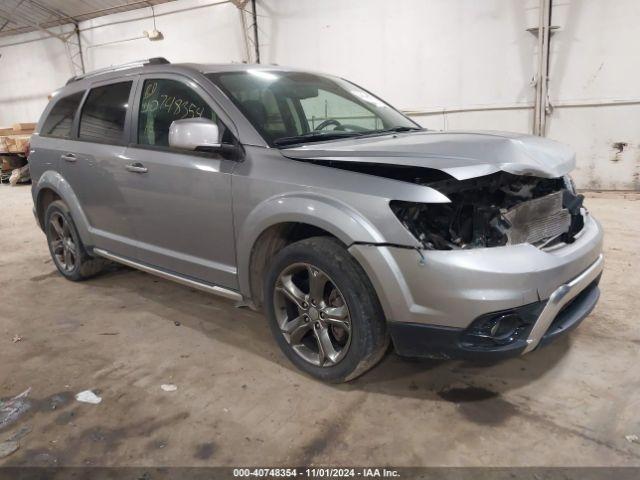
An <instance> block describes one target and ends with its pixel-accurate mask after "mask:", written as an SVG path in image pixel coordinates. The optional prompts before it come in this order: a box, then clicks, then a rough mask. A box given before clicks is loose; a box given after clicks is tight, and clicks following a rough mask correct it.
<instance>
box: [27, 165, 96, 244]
mask: <svg viewBox="0 0 640 480" xmlns="http://www.w3.org/2000/svg"><path fill="white" fill-rule="evenodd" d="M55 196H57V198H53V197H55ZM34 197H35V204H36V213H37V214H38V220H39V222H40V225H41V226H43V225H44V215H45V212H46V210H45V208H46V206H45V205H48V204H49V203H51V201H53V200H62V201H63V202H64V203H65V204H66V205H67V206H68V207H69V211H70V212H71V217H72V219H73V223H74V224H75V226H76V229H77V230H78V234H79V235H80V239H81V240H82V243H83V244H84V245H93V237H92V235H91V233H90V231H89V222H88V220H87V217H86V215H85V214H84V211H83V210H82V207H81V206H80V201H79V200H78V197H77V196H76V194H75V192H74V191H73V189H72V188H71V185H70V184H69V182H67V181H66V179H65V178H64V177H63V176H62V175H61V174H60V173H59V172H55V171H53V170H47V171H46V172H44V173H43V174H42V175H41V176H40V178H39V179H38V183H37V185H36V186H35V187H34ZM47 201H48V203H45V202H47ZM39 208H42V210H39Z"/></svg>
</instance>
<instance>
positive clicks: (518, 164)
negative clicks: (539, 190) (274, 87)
mask: <svg viewBox="0 0 640 480" xmlns="http://www.w3.org/2000/svg"><path fill="white" fill-rule="evenodd" d="M281 152H282V154H283V155H284V156H286V157H289V158H293V159H298V160H312V159H313V160H326V161H334V162H358V163H368V164H376V163H379V164H387V165H404V166H411V167H425V168H433V169H437V170H441V171H443V172H445V173H447V174H449V175H451V176H452V177H454V178H456V179H458V180H465V179H467V178H474V177H481V176H484V175H489V174H491V173H495V172H498V171H500V170H502V171H504V172H508V173H512V174H515V175H534V176H537V177H544V178H555V177H560V176H562V175H565V174H567V173H568V172H570V171H571V170H573V168H574V167H575V154H574V152H573V151H572V150H571V149H570V148H569V147H567V146H566V145H563V144H561V143H558V142H555V141H553V140H549V139H546V138H542V137H535V136H532V135H523V134H518V133H506V132H490V131H486V132H484V131H476V132H473V131H469V132H463V131H454V132H433V131H421V132H406V133H396V134H392V135H381V136H373V137H365V138H358V137H354V138H349V139H344V140H335V141H330V142H321V143H313V144H308V145H302V146H299V147H295V148H287V149H282V150H281Z"/></svg>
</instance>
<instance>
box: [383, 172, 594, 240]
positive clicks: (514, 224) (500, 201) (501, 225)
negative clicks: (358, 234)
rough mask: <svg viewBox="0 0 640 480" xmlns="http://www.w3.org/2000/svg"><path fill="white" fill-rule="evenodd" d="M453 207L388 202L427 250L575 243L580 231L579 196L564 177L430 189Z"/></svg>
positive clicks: (502, 176) (506, 178)
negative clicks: (446, 199) (436, 191)
mask: <svg viewBox="0 0 640 480" xmlns="http://www.w3.org/2000/svg"><path fill="white" fill-rule="evenodd" d="M429 186H431V187H432V188H435V189H437V190H439V191H440V192H441V193H444V194H445V195H447V197H448V198H449V199H450V200H451V203H438V204H423V203H412V202H402V201H395V200H394V201H392V202H391V204H390V206H391V209H392V210H393V212H394V213H395V215H396V216H397V217H398V219H399V220H400V221H401V222H402V224H403V225H404V226H405V227H406V228H407V229H408V230H409V231H410V232H411V233H412V234H413V235H414V237H416V238H417V239H418V240H419V241H420V242H421V243H422V245H423V247H424V248H426V249H431V250H453V249H468V248H481V247H497V246H502V245H509V244H517V243H525V242H526V243H531V244H534V245H538V246H540V247H542V246H549V245H550V244H552V243H556V242H560V241H564V242H567V243H569V242H571V241H573V236H574V235H575V234H576V233H577V232H578V231H580V230H581V229H582V226H583V222H582V215H581V212H580V209H581V206H582V196H581V195H576V194H575V193H573V192H572V191H571V190H569V189H567V187H566V184H565V179H564V178H553V179H545V178H537V177H528V176H517V175H511V174H508V173H497V174H493V175H487V176H486V177H482V178H477V179H472V180H465V181H445V182H434V183H432V184H430V185H429Z"/></svg>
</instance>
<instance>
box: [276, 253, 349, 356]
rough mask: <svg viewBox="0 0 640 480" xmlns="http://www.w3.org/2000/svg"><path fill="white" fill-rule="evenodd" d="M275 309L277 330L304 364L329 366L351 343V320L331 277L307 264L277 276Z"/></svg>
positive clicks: (343, 354) (293, 266)
mask: <svg viewBox="0 0 640 480" xmlns="http://www.w3.org/2000/svg"><path fill="white" fill-rule="evenodd" d="M274 306H275V310H276V318H277V321H278V326H279V327H280V331H281V332H282V335H283V336H284V338H285V340H286V341H287V343H289V345H290V346H291V348H292V349H293V351H295V352H296V354H297V355H298V356H300V357H301V358H303V359H304V360H305V361H307V362H309V363H311V364H313V365H316V366H319V367H331V366H333V365H336V364H337V363H338V362H340V361H341V360H342V359H343V358H344V357H345V355H346V353H347V351H348V350H349V346H350V344H351V327H352V324H351V317H350V315H349V308H348V307H347V303H346V302H345V299H344V297H343V295H342V293H341V292H340V290H339V289H338V287H337V286H336V285H335V283H334V282H333V280H332V279H331V277H329V275H327V274H326V273H325V272H323V271H322V270H320V269H319V268H317V267H315V266H313V265H310V264H308V263H295V264H293V265H290V266H288V267H287V268H286V269H285V270H283V271H282V272H281V273H280V275H279V276H278V280H277V282H276V287H275V291H274Z"/></svg>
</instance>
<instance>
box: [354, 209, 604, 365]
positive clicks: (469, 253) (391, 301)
mask: <svg viewBox="0 0 640 480" xmlns="http://www.w3.org/2000/svg"><path fill="white" fill-rule="evenodd" d="M602 238H603V233H602V228H601V227H600V225H599V223H598V222H597V221H596V220H595V219H594V218H592V217H591V216H590V215H588V214H587V215H586V216H585V225H584V227H583V229H582V230H581V232H580V233H579V234H578V235H577V236H576V239H575V241H574V242H573V243H571V244H567V245H562V246H560V247H558V248H555V249H550V250H546V251H545V250H540V249H538V248H536V247H534V246H532V245H529V244H521V245H513V246H504V247H494V248H481V249H471V250H451V251H428V250H421V251H416V250H412V249H409V248H402V247H392V246H380V245H358V244H354V245H352V246H351V247H350V249H349V251H350V252H351V253H352V254H353V255H354V257H355V258H356V259H357V260H358V261H359V262H360V264H361V265H362V267H363V268H364V269H365V271H366V273H367V274H368V276H369V278H370V279H371V281H372V283H373V286H374V288H375V289H376V292H377V294H378V297H379V299H380V302H381V304H382V307H383V309H384V312H385V315H386V318H387V321H388V323H389V329H390V333H391V335H392V338H393V340H394V343H395V344H396V349H397V350H398V351H399V352H400V353H403V352H404V351H406V352H409V353H406V354H408V355H417V354H420V355H422V354H424V353H425V352H426V353H427V354H428V352H429V351H430V350H433V348H432V347H436V345H435V344H440V345H445V346H446V345H449V347H451V348H444V349H443V348H440V347H438V348H439V350H440V351H442V352H444V353H446V356H453V355H452V353H453V352H454V351H456V350H460V348H459V341H458V336H459V335H460V334H461V333H462V332H464V331H465V330H466V329H468V328H470V327H471V326H472V324H473V322H474V321H476V320H477V319H478V318H479V317H482V316H483V315H490V314H492V313H496V312H502V311H511V310H514V309H518V308H523V307H525V306H536V307H537V308H538V311H537V312H536V315H535V316H534V317H533V318H534V320H535V321H531V322H530V324H529V327H530V328H529V330H528V331H527V336H526V337H522V338H520V340H521V342H519V343H518V344H514V345H513V346H512V347H511V350H512V353H511V354H510V355H508V356H511V355H513V354H520V353H524V352H525V351H530V350H533V349H534V348H536V346H537V345H538V344H540V343H543V344H544V343H546V342H547V341H550V338H551V336H550V333H549V336H548V337H547V338H546V339H545V338H544V337H545V335H547V332H551V331H552V330H553V328H554V324H553V322H554V320H557V319H558V318H559V317H560V316H561V315H560V314H561V311H562V309H563V307H566V305H568V304H569V302H570V301H571V300H573V299H574V298H576V297H578V296H580V299H581V301H575V302H571V303H572V304H573V303H575V308H576V312H577V313H576V314H575V315H574V316H572V317H571V318H572V321H571V322H569V323H570V324H571V325H572V326H575V325H577V324H578V323H579V321H580V320H582V318H584V316H585V315H586V314H588V311H590V310H591V309H592V308H593V306H594V305H595V303H596V302H597V297H598V292H599V291H598V290H597V282H596V283H595V287H594V290H593V291H591V294H590V295H589V296H587V297H585V298H583V297H582V296H581V295H579V294H580V293H581V292H583V291H585V290H587V287H589V286H590V285H592V284H594V282H595V280H596V279H597V278H598V277H599V275H600V273H601V271H602V265H603V260H602ZM587 272H588V273H587ZM579 305H582V308H578V306H579ZM589 305H590V306H589ZM566 308H568V307H566ZM587 310H588V311H587ZM585 311H587V313H584V312H585ZM577 317H579V319H577V320H576V318H577ZM569 323H567V322H564V323H563V324H566V325H568V324H569ZM556 325H557V324H556ZM429 329H430V330H431V334H430V336H431V338H432V340H429V339H426V340H422V341H419V342H418V343H417V346H415V345H414V346H413V347H411V348H409V347H408V346H407V348H404V347H403V345H406V342H404V341H403V340H402V337H408V338H409V339H410V338H411V337H418V336H420V337H426V336H428V335H423V334H421V333H420V332H426V331H428V330H429ZM567 329H568V328H564V329H563V330H567ZM557 334H559V333H556V335H557ZM436 337H440V338H441V339H442V342H441V341H438V340H436ZM471 350H473V354H474V355H475V354H476V353H479V352H476V351H475V350H474V349H471ZM499 350H500V352H503V353H499V352H498V353H496V355H498V356H500V355H502V354H506V351H507V350H509V349H505V348H504V346H501V348H499ZM421 352H422V353H421ZM447 352H449V353H447ZM463 353H464V352H463ZM480 353H481V352H480ZM485 353H489V352H485Z"/></svg>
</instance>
